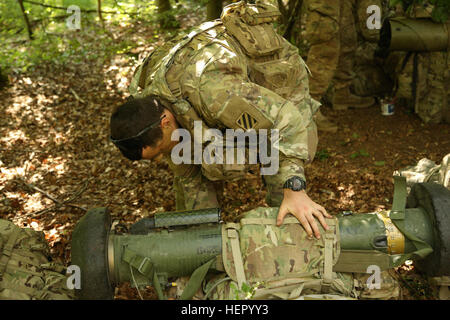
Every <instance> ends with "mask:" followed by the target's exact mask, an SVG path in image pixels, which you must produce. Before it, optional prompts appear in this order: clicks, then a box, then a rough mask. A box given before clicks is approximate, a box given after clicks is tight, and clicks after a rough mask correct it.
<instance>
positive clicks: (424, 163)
mask: <svg viewBox="0 0 450 320" xmlns="http://www.w3.org/2000/svg"><path fill="white" fill-rule="evenodd" d="M394 176H402V177H405V178H406V184H407V187H408V191H409V189H411V187H412V185H413V184H415V183H421V182H434V183H438V184H441V185H443V186H444V187H446V188H447V189H449V190H450V153H449V154H447V155H446V156H445V157H444V158H443V159H442V162H441V164H439V165H437V164H435V163H434V162H433V161H431V160H429V159H427V158H423V159H421V160H420V161H419V162H418V163H417V164H416V165H415V166H409V167H406V168H402V169H400V170H396V171H394Z"/></svg>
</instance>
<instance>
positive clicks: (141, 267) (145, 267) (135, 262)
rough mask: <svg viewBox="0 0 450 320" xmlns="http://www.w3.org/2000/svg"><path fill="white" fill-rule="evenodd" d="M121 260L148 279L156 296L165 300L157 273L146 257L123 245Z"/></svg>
mask: <svg viewBox="0 0 450 320" xmlns="http://www.w3.org/2000/svg"><path fill="white" fill-rule="evenodd" d="M122 260H123V261H125V262H126V263H128V264H129V265H130V266H131V267H133V268H135V269H136V270H137V271H138V272H139V273H140V274H142V275H143V276H145V277H146V278H147V279H149V280H150V281H151V282H152V284H153V287H154V288H155V291H156V293H157V294H158V298H159V299H160V300H165V295H164V293H163V291H162V289H161V283H160V282H159V279H158V275H157V274H156V270H155V268H153V263H152V262H151V261H150V259H149V258H148V257H144V256H141V255H140V254H138V253H136V252H134V251H132V250H130V249H128V247H125V249H124V250H123V254H122Z"/></svg>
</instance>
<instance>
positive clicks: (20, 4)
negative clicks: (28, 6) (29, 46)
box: [17, 0, 33, 40]
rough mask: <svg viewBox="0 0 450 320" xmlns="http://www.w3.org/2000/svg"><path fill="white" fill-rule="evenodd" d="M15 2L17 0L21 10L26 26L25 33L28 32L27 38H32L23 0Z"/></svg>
mask: <svg viewBox="0 0 450 320" xmlns="http://www.w3.org/2000/svg"><path fill="white" fill-rule="evenodd" d="M17 2H19V6H20V10H22V15H23V20H24V21H25V27H26V29H27V33H28V39H30V40H32V39H33V31H32V30H31V26H30V21H29V20H28V16H27V14H26V13H25V8H24V6H23V1H22V0H17Z"/></svg>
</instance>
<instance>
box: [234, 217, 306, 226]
mask: <svg viewBox="0 0 450 320" xmlns="http://www.w3.org/2000/svg"><path fill="white" fill-rule="evenodd" d="M239 223H240V224H241V225H246V224H264V225H276V224H277V220H276V219H268V218H243V219H241V220H240V221H239ZM283 224H300V222H299V221H298V219H297V218H294V217H287V218H284V220H283Z"/></svg>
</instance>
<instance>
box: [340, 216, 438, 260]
mask: <svg viewBox="0 0 450 320" xmlns="http://www.w3.org/2000/svg"><path fill="white" fill-rule="evenodd" d="M392 226H393V224H392V222H391V221H390V219H389V218H388V217H387V216H386V217H384V219H383V218H382V215H381V214H380V213H378V214H377V213H368V214H355V215H351V216H341V217H339V233H340V245H341V249H342V250H378V251H381V252H383V253H387V254H403V253H411V252H414V251H415V250H416V247H415V246H414V244H413V243H412V242H411V241H410V239H408V238H406V237H403V238H401V239H399V240H398V241H401V242H402V243H401V244H400V247H401V248H403V249H400V252H398V251H394V249H393V244H392V243H390V242H391V239H392V238H393V236H395V235H390V231H389V227H392ZM393 227H394V228H395V226H393ZM405 227H406V230H408V231H409V232H411V233H412V234H414V235H416V236H417V237H418V238H419V239H421V240H422V241H425V242H426V243H428V244H429V245H430V246H431V247H433V245H434V243H433V229H432V226H431V223H430V220H429V218H428V215H427V213H426V212H425V211H424V210H423V209H421V208H414V209H406V211H405ZM395 229H396V228H395ZM395 229H394V232H398V233H400V231H398V229H396V230H395ZM391 236H392V237H391Z"/></svg>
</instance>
